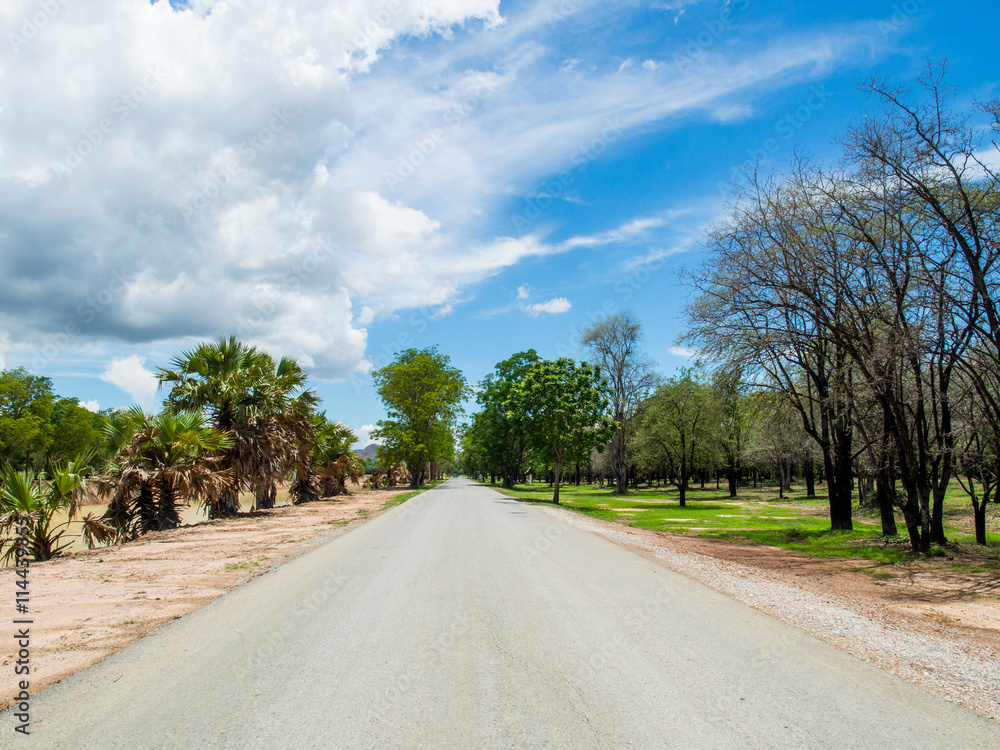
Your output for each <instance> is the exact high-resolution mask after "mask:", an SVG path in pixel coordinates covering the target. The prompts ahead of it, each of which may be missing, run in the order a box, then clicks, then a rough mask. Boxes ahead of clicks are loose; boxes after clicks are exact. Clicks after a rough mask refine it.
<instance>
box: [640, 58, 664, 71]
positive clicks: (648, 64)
mask: <svg viewBox="0 0 1000 750" xmlns="http://www.w3.org/2000/svg"><path fill="white" fill-rule="evenodd" d="M642 67H643V68H645V69H646V70H656V69H657V68H658V67H660V64H659V63H658V62H656V60H643V63H642Z"/></svg>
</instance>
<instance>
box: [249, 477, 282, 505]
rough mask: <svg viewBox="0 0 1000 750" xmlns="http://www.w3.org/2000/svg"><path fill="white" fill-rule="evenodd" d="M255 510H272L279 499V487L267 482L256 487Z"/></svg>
mask: <svg viewBox="0 0 1000 750" xmlns="http://www.w3.org/2000/svg"><path fill="white" fill-rule="evenodd" d="M253 494H254V503H253V504H254V508H255V509H256V510H270V509H271V508H273V507H274V503H275V501H276V500H277V499H278V487H277V485H276V484H275V483H274V482H266V483H264V484H259V485H257V486H256V487H254V493H253Z"/></svg>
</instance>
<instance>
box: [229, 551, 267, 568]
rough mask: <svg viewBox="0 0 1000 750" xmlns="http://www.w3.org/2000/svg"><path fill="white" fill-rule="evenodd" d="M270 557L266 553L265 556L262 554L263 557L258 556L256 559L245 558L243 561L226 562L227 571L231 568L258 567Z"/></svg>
mask: <svg viewBox="0 0 1000 750" xmlns="http://www.w3.org/2000/svg"><path fill="white" fill-rule="evenodd" d="M269 559H270V558H269V557H267V556H266V555H265V556H262V557H258V558H257V559H256V560H245V561H243V562H238V563H226V565H225V569H226V570H227V571H229V570H250V569H251V568H256V567H257V566H258V565H260V564H261V563H262V562H264V561H265V560H269Z"/></svg>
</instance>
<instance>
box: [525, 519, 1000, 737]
mask: <svg viewBox="0 0 1000 750" xmlns="http://www.w3.org/2000/svg"><path fill="white" fill-rule="evenodd" d="M545 510H546V512H548V513H549V514H550V515H552V516H554V517H556V518H558V519H559V520H560V521H562V522H564V523H567V524H570V525H573V526H576V527H579V528H582V529H586V530H588V531H591V532H593V533H595V534H598V535H599V536H601V537H604V538H605V539H607V540H609V541H611V542H614V543H616V544H620V545H623V546H626V547H629V548H632V549H634V550H636V551H639V552H642V553H645V554H646V555H648V556H651V557H653V558H655V559H657V560H659V561H661V562H662V563H664V564H665V565H666V566H667V567H669V568H671V569H672V570H675V571H677V572H678V573H681V574H683V575H685V576H687V577H689V578H692V579H694V580H696V581H699V582H700V583H703V584H705V585H706V586H709V587H711V588H713V589H715V590H716V591H719V592H721V593H724V594H726V595H727V596H731V597H732V598H734V599H736V600H737V601H740V602H743V603H744V604H747V605H749V606H751V607H753V608H754V609H757V610H759V611H761V612H764V613H766V614H768V615H771V616H772V617H775V618H776V619H778V620H781V621H783V622H786V623H788V624H790V625H793V626H794V627H796V628H798V629H800V630H802V631H804V632H806V633H809V634H810V635H812V636H815V637H816V638H819V639H820V640H823V641H826V642H827V643H831V644H833V645H835V646H838V647H840V648H842V649H844V650H845V651H847V652H849V653H851V654H853V655H854V656H857V657H858V658H860V659H863V660H865V661H867V662H869V663H870V664H873V665H875V666H877V667H880V668H882V669H884V670H886V671H888V672H890V673H892V674H894V675H896V676H898V677H901V678H903V679H905V680H908V681H910V682H912V683H913V684H915V685H918V686H920V687H922V688H924V689H925V690H927V691H929V692H931V693H934V694H936V695H939V696H941V697H942V698H945V699H947V700H949V701H951V702H952V703H955V704H958V705H960V706H964V707H965V708H968V709H969V710H971V711H974V712H975V713H977V714H979V715H980V716H983V717H985V718H987V719H991V720H992V721H995V722H998V723H1000V644H998V641H1000V639H998V638H997V637H996V635H997V634H996V632H995V631H989V633H990V635H991V636H992V637H987V638H985V639H984V638H983V637H975V636H974V635H971V634H969V633H967V632H964V630H963V629H962V628H954V627H947V626H946V627H942V626H940V625H933V624H929V623H926V622H920V621H919V620H918V619H917V618H913V619H912V620H910V621H908V622H905V623H901V622H900V618H899V617H898V615H897V616H893V617H892V618H890V617H889V616H888V615H887V613H886V611H885V607H884V605H882V603H880V602H879V601H878V600H877V599H875V598H873V597H867V596H865V595H864V594H861V593H859V592H857V591H849V590H847V591H845V590H844V585H843V584H842V583H835V582H833V580H832V579H831V578H827V579H825V580H823V579H821V578H820V577H818V576H814V577H813V578H811V579H806V580H807V581H808V582H805V581H804V580H803V579H802V578H801V574H799V575H795V576H793V575H792V574H790V573H783V572H781V571H776V570H770V569H765V568H761V567H757V566H751V565H743V564H740V563H735V562H731V561H729V560H722V559H718V558H715V557H710V556H708V555H704V554H698V553H694V552H690V551H683V550H681V549H678V547H683V546H684V543H685V541H686V539H685V538H684V537H678V536H667V535H664V534H660V533H657V532H653V531H648V530H645V529H636V528H631V527H623V526H621V525H619V524H614V523H609V522H606V521H599V520H596V519H593V518H589V517H587V516H582V515H580V514H578V513H574V512H572V511H568V510H563V509H557V508H546V509H545ZM829 589H839V590H829ZM890 619H891V620H892V622H889V620H890ZM990 641H992V642H990Z"/></svg>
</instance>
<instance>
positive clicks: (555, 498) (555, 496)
mask: <svg viewBox="0 0 1000 750" xmlns="http://www.w3.org/2000/svg"><path fill="white" fill-rule="evenodd" d="M561 471H562V466H561V464H560V462H559V461H556V468H555V478H554V479H553V483H554V484H555V489H554V490H553V491H552V502H554V503H555V504H556V505H559V474H560V472H561Z"/></svg>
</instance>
